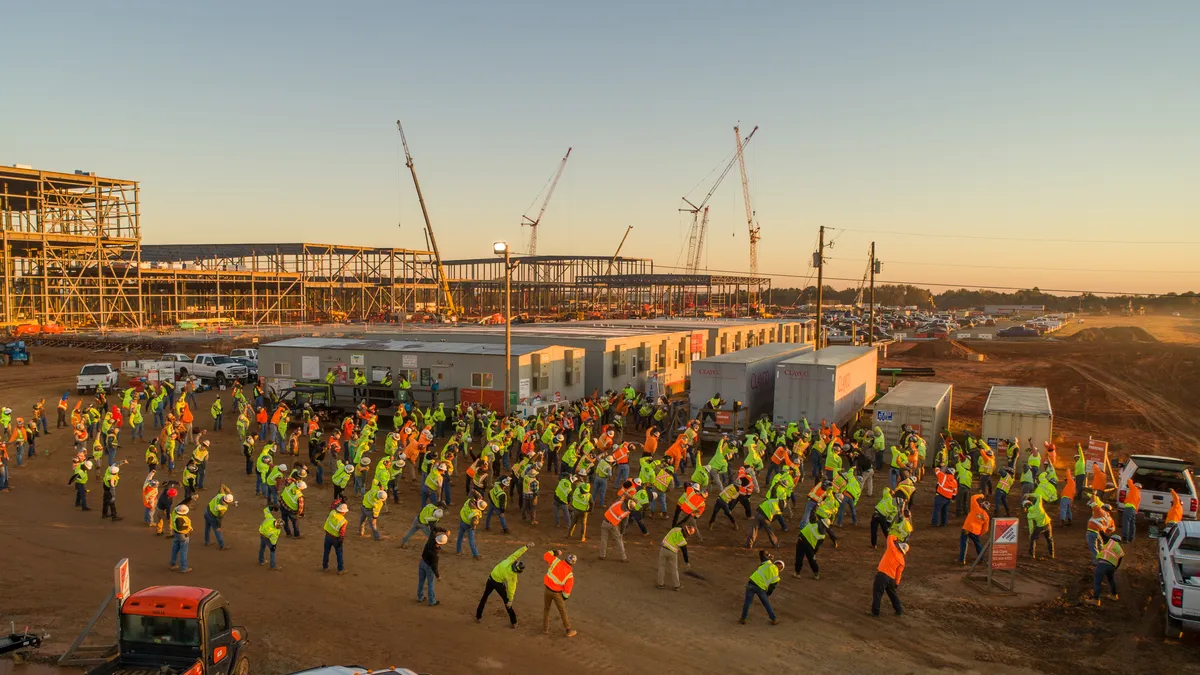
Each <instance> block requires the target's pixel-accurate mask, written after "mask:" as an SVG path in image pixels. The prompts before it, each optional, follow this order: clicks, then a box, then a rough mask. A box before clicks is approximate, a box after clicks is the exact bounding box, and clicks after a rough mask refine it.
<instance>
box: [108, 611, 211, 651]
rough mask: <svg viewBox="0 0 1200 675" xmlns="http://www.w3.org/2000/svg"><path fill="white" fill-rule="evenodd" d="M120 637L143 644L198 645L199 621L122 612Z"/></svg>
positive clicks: (126, 640)
mask: <svg viewBox="0 0 1200 675" xmlns="http://www.w3.org/2000/svg"><path fill="white" fill-rule="evenodd" d="M121 639H122V640H124V641H125V642H139V643H143V644H154V645H178V646H181V647H199V646H200V621H199V619H172V618H168V617H165V616H139V615H137V614H122V615H121Z"/></svg>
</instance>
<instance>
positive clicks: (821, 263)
mask: <svg viewBox="0 0 1200 675" xmlns="http://www.w3.org/2000/svg"><path fill="white" fill-rule="evenodd" d="M813 266H814V267H816V268H817V349H820V348H821V337H822V334H821V330H822V328H823V326H822V324H823V323H824V322H823V321H822V320H821V305H822V304H823V302H824V300H825V293H824V291H823V290H822V288H824V284H825V226H824V225H822V226H821V238H820V240H819V243H818V244H817V252H816V253H814V254H813Z"/></svg>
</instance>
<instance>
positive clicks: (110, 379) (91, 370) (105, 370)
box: [75, 363, 120, 394]
mask: <svg viewBox="0 0 1200 675" xmlns="http://www.w3.org/2000/svg"><path fill="white" fill-rule="evenodd" d="M119 377H120V374H119V373H118V372H117V369H116V368H113V367H112V364H111V363H89V364H87V365H86V366H84V367H83V368H81V369H80V370H79V375H78V376H77V377H76V378H75V388H76V389H77V390H79V393H81V394H82V393H84V392H88V391H94V390H95V389H96V388H97V387H99V386H100V385H104V390H105V391H112V390H113V389H114V388H115V387H116V386H117V379H118V378H119Z"/></svg>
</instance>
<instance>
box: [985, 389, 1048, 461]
mask: <svg viewBox="0 0 1200 675" xmlns="http://www.w3.org/2000/svg"><path fill="white" fill-rule="evenodd" d="M1053 435H1054V411H1053V410H1052V409H1051V408H1050V393H1049V392H1047V391H1046V390H1045V389H1043V388H1042V387H992V390H991V391H990V392H988V397H987V401H986V402H985V403H984V404H983V438H984V439H985V440H986V441H987V444H988V445H990V446H992V449H994V450H995V449H999V446H1000V441H1002V440H1005V441H1011V440H1012V439H1014V438H1016V439H1018V440H1019V441H1020V442H1021V447H1023V448H1026V449H1028V447H1029V439H1031V438H1032V439H1033V445H1034V446H1036V447H1041V446H1042V444H1043V443H1045V442H1046V441H1049V440H1050V438H1051V437H1052V436H1053Z"/></svg>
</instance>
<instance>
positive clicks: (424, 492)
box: [420, 483, 438, 509]
mask: <svg viewBox="0 0 1200 675" xmlns="http://www.w3.org/2000/svg"><path fill="white" fill-rule="evenodd" d="M437 500H438V496H437V494H435V493H434V491H433V490H430V489H429V486H428V485H426V484H424V483H421V506H420V508H422V509H423V508H425V505H426V504H429V503H433V504H436V503H437Z"/></svg>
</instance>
